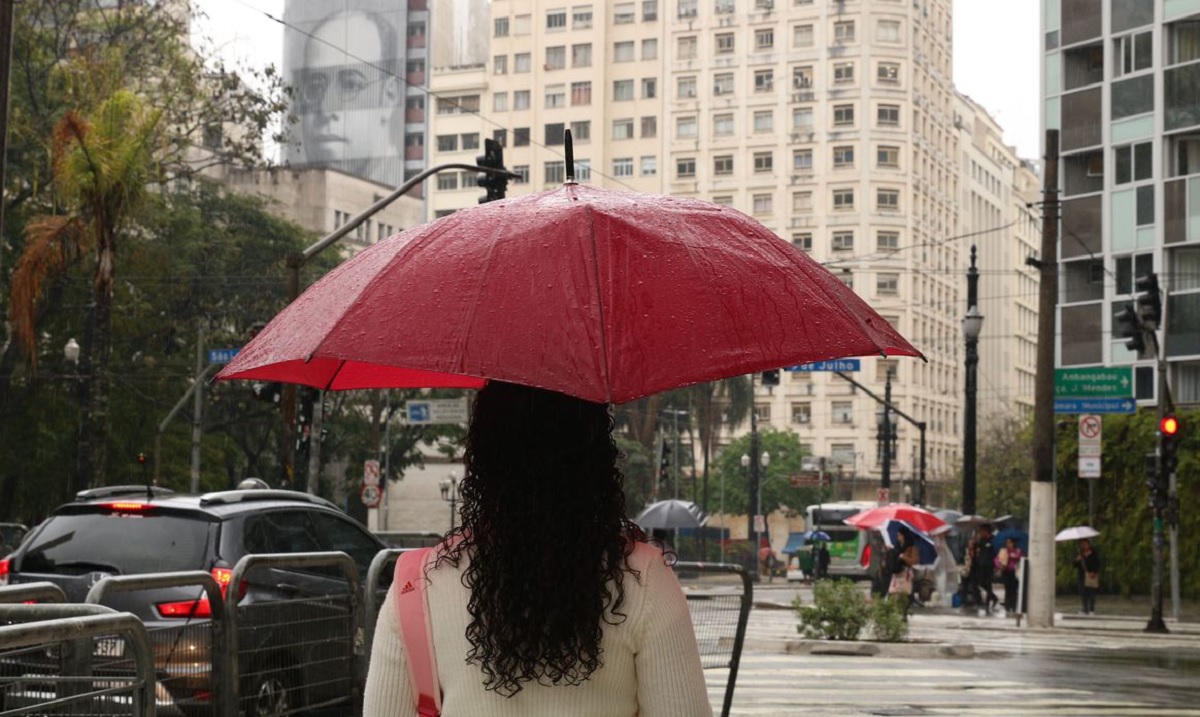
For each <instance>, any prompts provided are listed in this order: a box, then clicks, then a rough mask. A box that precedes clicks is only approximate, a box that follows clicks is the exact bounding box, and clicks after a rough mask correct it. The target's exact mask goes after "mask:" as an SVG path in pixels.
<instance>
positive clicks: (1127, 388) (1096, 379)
mask: <svg viewBox="0 0 1200 717" xmlns="http://www.w3.org/2000/svg"><path fill="white" fill-rule="evenodd" d="M1132 395H1133V367H1132V366H1121V367H1119V368H1109V367H1106V366H1093V367H1091V368H1057V369H1054V397H1055V398H1128V397H1130V396H1132Z"/></svg>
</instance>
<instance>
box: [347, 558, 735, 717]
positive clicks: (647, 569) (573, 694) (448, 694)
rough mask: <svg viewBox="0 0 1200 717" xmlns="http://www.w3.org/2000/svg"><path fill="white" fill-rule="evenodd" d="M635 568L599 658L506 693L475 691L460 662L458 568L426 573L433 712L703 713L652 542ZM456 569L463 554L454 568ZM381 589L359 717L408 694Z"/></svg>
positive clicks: (388, 715)
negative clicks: (590, 665) (587, 667)
mask: <svg viewBox="0 0 1200 717" xmlns="http://www.w3.org/2000/svg"><path fill="white" fill-rule="evenodd" d="M629 562H630V565H631V566H632V567H633V568H634V569H636V570H638V571H639V572H640V573H641V578H640V580H638V579H637V578H634V577H633V576H631V575H628V574H626V576H625V604H624V606H623V607H622V610H621V611H622V612H623V613H625V614H626V615H627V616H628V617H627V618H626V619H625V621H624V622H622V623H620V624H618V625H609V624H607V623H606V624H605V625H604V637H603V641H602V643H601V648H602V649H603V653H602V654H601V660H602V661H603V666H602V667H601V668H600V669H598V670H596V671H595V672H594V673H592V675H591V677H590V678H589V679H588V680H587V681H586V682H584V683H583V684H582V685H578V686H574V687H568V686H563V687H554V686H544V685H537V684H531V683H525V685H524V689H522V690H521V692H519V693H518V694H517V695H516V696H515V697H511V698H506V697H502V696H500V695H497V694H496V693H494V692H488V691H486V690H484V689H483V684H482V683H483V674H482V673H481V672H480V671H479V668H478V666H475V665H467V664H466V660H465V658H466V654H467V651H468V650H469V649H470V647H471V646H470V644H469V643H468V642H467V639H466V630H467V623H468V621H469V615H468V614H467V599H468V598H469V597H470V593H469V591H468V590H467V588H465V587H463V585H462V583H461V581H460V578H461V576H462V575H461V568H457V569H456V568H452V567H450V566H442V567H440V568H438V569H437V570H433V571H431V572H430V573H429V578H430V584H429V586H428V587H429V593H428V596H429V609H430V618H431V620H432V622H433V643H434V650H435V651H436V653H437V669H438V677H439V679H440V681H441V686H442V715H443V717H509V716H511V717H537V716H539V715H545V716H546V717H563V716H567V715H570V716H575V715H578V716H580V717H634V716H635V715H636V717H707V716H710V715H712V707H711V706H710V705H709V702H708V693H707V689H706V686H705V682H704V674H703V671H702V669H701V667H700V653H699V650H698V649H697V647H696V636H695V633H694V631H693V630H692V622H691V617H690V616H689V614H688V608H687V601H686V600H685V598H684V596H683V591H682V590H681V589H680V587H679V581H678V580H676V578H675V574H674V573H673V572H672V571H671V569H670V568H669V567H668V566H667V565H666V564H665V562H664V560H663V556H662V553H661V551H660V550H659V549H657V548H654V547H652V546H649V545H646V544H644V543H643V544H638V546H637V548H635V549H634V552H633V554H632V555H631V556H630V558H629ZM463 567H465V561H464V566H463ZM406 659H407V658H406V655H405V653H404V647H403V645H402V643H401V640H400V636H399V632H398V629H397V619H396V606H395V604H394V602H393V597H392V594H391V593H390V592H389V593H388V597H387V600H385V601H384V603H383V607H382V608H380V612H379V620H378V623H377V625H376V628H375V641H374V643H373V647H372V651H371V664H370V670H369V671H368V674H367V686H366V693H365V696H364V701H363V717H398V716H400V715H403V716H404V717H410V715H415V714H416V707H415V704H416V700H415V698H414V697H413V693H412V688H411V686H410V685H409V680H408V665H407V663H406Z"/></svg>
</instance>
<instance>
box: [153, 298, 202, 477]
mask: <svg viewBox="0 0 1200 717" xmlns="http://www.w3.org/2000/svg"><path fill="white" fill-rule="evenodd" d="M203 374H204V322H200V325H199V326H198V327H197V328H196V377H197V378H196V384H195V386H196V390H195V391H194V396H193V403H192V465H191V470H190V475H191V489H192V494H193V495H195V494H196V493H199V492H200V423H201V421H202V419H203V417H204V382H203V381H201V380H200V378H199V377H200V376H202V375H203ZM157 460H158V458H157V452H156V455H155V462H156V463H157ZM157 479H158V476H157V475H156V476H155V480H157Z"/></svg>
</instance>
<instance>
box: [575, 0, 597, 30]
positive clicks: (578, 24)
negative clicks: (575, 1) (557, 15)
mask: <svg viewBox="0 0 1200 717" xmlns="http://www.w3.org/2000/svg"><path fill="white" fill-rule="evenodd" d="M591 26H592V6H591V5H584V6H583V7H577V8H573V9H572V10H571V27H572V28H574V29H576V30H586V29H587V28H589V27H591Z"/></svg>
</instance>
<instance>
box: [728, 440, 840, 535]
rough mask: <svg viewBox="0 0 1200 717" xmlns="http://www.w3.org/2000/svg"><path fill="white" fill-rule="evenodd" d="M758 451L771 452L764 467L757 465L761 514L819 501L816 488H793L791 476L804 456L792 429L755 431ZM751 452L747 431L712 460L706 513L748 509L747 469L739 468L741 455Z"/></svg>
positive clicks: (797, 509) (792, 509)
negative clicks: (709, 492)
mask: <svg viewBox="0 0 1200 717" xmlns="http://www.w3.org/2000/svg"><path fill="white" fill-rule="evenodd" d="M758 445H759V454H760V455H761V454H762V452H763V451H765V452H767V453H769V454H771V462H770V465H768V466H767V468H766V470H763V469H762V467H761V466H760V467H759V486H760V490H761V493H762V509H763V513H764V514H770V513H773V512H774V511H776V510H784V511H787V512H790V513H799V512H801V511H803V510H804V508H805V507H806V506H808V505H811V504H814V503H817V502H819V500H820V497H821V496H820V492H819V490H818V489H817V488H809V487H804V488H796V487H793V486H792V485H791V482H790V480H789V479H790V478H791V476H792V475H795V474H797V473H799V472H800V466H801V460H800V459H801V458H802V457H803V456H804V455H805V454H804V449H803V448H802V447H801V445H800V437H799V436H797V435H796V434H795V433H792V432H791V431H778V430H775V429H773V428H768V429H766V430H762V431H759V432H758ZM749 454H750V436H749V435H748V434H747V435H745V436H742V437H740V438H738V439H736V440H734V441H732V442H731V443H730V444H729V445H728V446H726V447H725V448H724V449H723V450H722V451H721V453H720V454H718V455H717V457H716V460H715V461H714V463H713V466H712V467H713V471H712V475H711V478H712V479H713V482H714V483H715V485H714V486H712V488H711V490H712V491H713V495H712V496H710V498H712V499H713V500H714V501H715V502H714V503H713V505H712V506H711V509H710V511H709V512H711V513H718V512H722V505H723V510H724V512H725V513H726V514H727V515H745V514H746V512H747V510H748V508H749V490H748V484H749V475H748V469H744V468H742V456H743V455H749Z"/></svg>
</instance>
